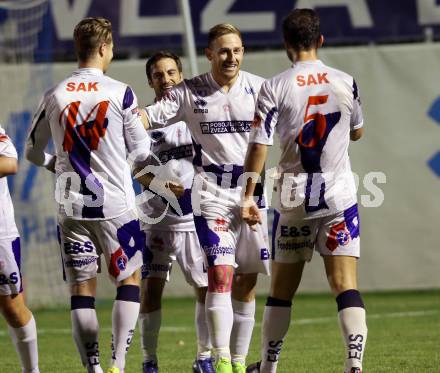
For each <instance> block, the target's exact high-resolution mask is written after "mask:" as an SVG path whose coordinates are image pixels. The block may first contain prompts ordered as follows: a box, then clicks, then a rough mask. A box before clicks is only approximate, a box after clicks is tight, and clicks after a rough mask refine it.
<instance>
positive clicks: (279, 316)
mask: <svg viewBox="0 0 440 373" xmlns="http://www.w3.org/2000/svg"><path fill="white" fill-rule="evenodd" d="M304 263H305V262H304V261H300V262H297V263H279V262H276V261H273V262H272V278H271V285H270V295H269V297H268V298H267V301H266V306H265V308H264V314H263V327H262V343H261V368H260V371H261V372H268V373H273V372H276V370H277V365H278V360H279V357H280V353H281V348H282V346H283V343H284V338H285V336H286V334H287V331H288V330H289V326H290V320H291V312H292V299H293V297H294V295H295V293H296V290H297V289H298V286H299V284H300V281H301V277H302V272H303V269H304Z"/></svg>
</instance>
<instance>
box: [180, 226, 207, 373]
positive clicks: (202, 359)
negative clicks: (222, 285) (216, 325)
mask: <svg viewBox="0 0 440 373" xmlns="http://www.w3.org/2000/svg"><path fill="white" fill-rule="evenodd" d="M174 236H175V243H176V246H177V247H176V260H177V262H178V263H179V266H180V269H181V270H182V273H183V274H184V276H185V280H186V282H187V283H188V284H189V285H190V286H192V287H193V288H194V292H195V295H196V305H195V327H196V337H197V355H196V359H195V360H194V362H193V366H192V368H193V372H194V373H211V372H213V371H214V367H213V360H212V358H211V349H212V344H211V338H210V336H209V330H208V322H207V319H206V310H205V300H206V293H207V291H208V276H207V272H206V265H205V258H204V254H203V251H202V249H201V247H200V243H199V239H198V238H197V234H196V232H194V231H187V232H174Z"/></svg>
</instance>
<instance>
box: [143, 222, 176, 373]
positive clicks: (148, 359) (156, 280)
mask: <svg viewBox="0 0 440 373" xmlns="http://www.w3.org/2000/svg"><path fill="white" fill-rule="evenodd" d="M174 234H175V232H170V231H155V230H150V229H149V230H146V231H145V236H146V241H145V247H144V248H143V252H142V254H143V255H142V256H143V265H142V284H141V310H140V313H139V330H140V335H141V347H142V352H143V356H144V359H143V363H142V369H143V371H144V372H156V371H157V370H158V357H157V345H158V338H159V331H160V326H161V322H162V294H163V289H164V287H165V283H166V281H167V280H169V276H170V271H171V267H172V264H173V261H174V260H175V259H176V256H175V251H176V242H175V235H174Z"/></svg>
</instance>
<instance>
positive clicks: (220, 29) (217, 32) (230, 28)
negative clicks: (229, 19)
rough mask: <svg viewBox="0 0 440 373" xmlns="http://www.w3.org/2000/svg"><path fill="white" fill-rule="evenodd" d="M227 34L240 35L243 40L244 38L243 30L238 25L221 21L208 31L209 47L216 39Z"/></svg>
mask: <svg viewBox="0 0 440 373" xmlns="http://www.w3.org/2000/svg"><path fill="white" fill-rule="evenodd" d="M227 34H235V35H238V37H239V38H240V40H241V41H243V38H242V37H241V32H240V30H239V29H238V28H237V27H235V26H234V25H231V24H230V23H220V24H218V25H215V26H214V27H211V28H210V30H209V33H208V47H210V46H211V44H212V42H213V41H214V40H216V39H218V38H219V37H220V36H223V35H227Z"/></svg>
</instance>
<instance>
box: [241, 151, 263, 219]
mask: <svg viewBox="0 0 440 373" xmlns="http://www.w3.org/2000/svg"><path fill="white" fill-rule="evenodd" d="M266 157H267V145H263V144H257V143H250V144H249V146H248V150H247V154H246V159H245V162H244V172H245V174H246V173H250V174H254V175H258V178H259V177H260V175H261V172H262V171H263V167H264V163H265V162H266ZM258 178H251V177H248V178H247V179H246V180H245V181H244V182H245V188H244V197H243V201H242V206H241V217H242V219H243V220H244V221H245V222H246V223H247V224H249V226H250V227H253V226H254V225H255V224H261V215H260V211H259V209H258V206H257V204H256V203H255V201H254V191H255V185H256V182H257V181H258Z"/></svg>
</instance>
